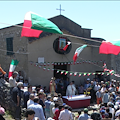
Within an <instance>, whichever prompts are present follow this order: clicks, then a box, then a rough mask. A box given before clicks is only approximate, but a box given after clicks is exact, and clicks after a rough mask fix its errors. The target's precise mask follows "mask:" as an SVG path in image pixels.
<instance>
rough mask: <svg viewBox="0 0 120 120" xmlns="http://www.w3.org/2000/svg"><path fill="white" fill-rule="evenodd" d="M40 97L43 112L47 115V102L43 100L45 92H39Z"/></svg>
mask: <svg viewBox="0 0 120 120" xmlns="http://www.w3.org/2000/svg"><path fill="white" fill-rule="evenodd" d="M38 97H39V104H40V105H42V108H43V112H44V115H45V103H44V101H43V98H44V93H43V92H39V93H38Z"/></svg>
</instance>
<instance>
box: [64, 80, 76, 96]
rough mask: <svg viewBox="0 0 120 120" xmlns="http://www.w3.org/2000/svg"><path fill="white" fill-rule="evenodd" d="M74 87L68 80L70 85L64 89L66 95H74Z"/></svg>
mask: <svg viewBox="0 0 120 120" xmlns="http://www.w3.org/2000/svg"><path fill="white" fill-rule="evenodd" d="M75 91H76V88H75V86H74V85H73V82H70V85H68V87H67V90H66V96H72V95H75Z"/></svg>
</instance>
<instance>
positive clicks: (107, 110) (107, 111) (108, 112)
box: [105, 107, 112, 118]
mask: <svg viewBox="0 0 120 120" xmlns="http://www.w3.org/2000/svg"><path fill="white" fill-rule="evenodd" d="M105 111H106V113H107V114H108V115H109V116H108V118H112V113H110V109H109V107H106V109H105Z"/></svg>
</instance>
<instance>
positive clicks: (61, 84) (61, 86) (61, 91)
mask: <svg viewBox="0 0 120 120" xmlns="http://www.w3.org/2000/svg"><path fill="white" fill-rule="evenodd" d="M63 89H64V85H63V81H62V80H60V81H59V82H58V84H57V92H58V93H61V94H62V93H63Z"/></svg>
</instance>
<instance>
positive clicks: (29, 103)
mask: <svg viewBox="0 0 120 120" xmlns="http://www.w3.org/2000/svg"><path fill="white" fill-rule="evenodd" d="M32 104H34V101H33V100H31V99H29V100H28V101H27V108H28V107H29V106H30V105H32Z"/></svg>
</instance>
